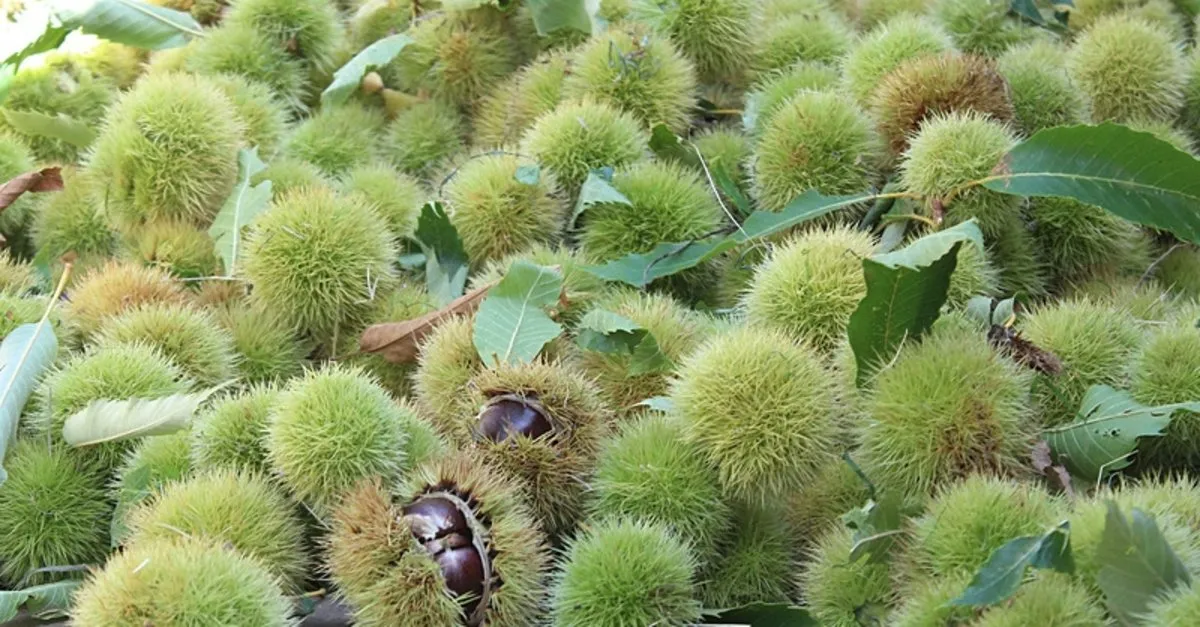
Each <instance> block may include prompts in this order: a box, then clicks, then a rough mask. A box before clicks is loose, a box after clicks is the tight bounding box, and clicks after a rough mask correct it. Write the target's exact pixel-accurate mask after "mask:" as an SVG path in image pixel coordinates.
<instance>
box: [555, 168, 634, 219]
mask: <svg viewBox="0 0 1200 627" xmlns="http://www.w3.org/2000/svg"><path fill="white" fill-rule="evenodd" d="M612 177H613V169H612V168H599V169H596V170H592V171H591V172H589V173H588V177H587V179H586V180H584V182H583V187H580V188H579V200H578V201H577V202H576V203H575V212H574V213H573V214H571V222H570V223H569V224H570V225H572V226H574V224H575V222H577V221H578V220H579V216H581V215H583V212H584V211H587V208H588V207H591V206H592V205H599V204H617V205H633V203H632V202H630V201H629V199H628V198H626V197H625V194H622V193H621V192H619V191H617V189H616V188H615V187H613V186H612Z"/></svg>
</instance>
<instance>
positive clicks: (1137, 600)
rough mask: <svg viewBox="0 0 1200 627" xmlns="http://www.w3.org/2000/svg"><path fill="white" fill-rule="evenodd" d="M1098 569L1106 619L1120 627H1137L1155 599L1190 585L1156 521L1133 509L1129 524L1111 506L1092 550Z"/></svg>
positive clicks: (1181, 564) (1184, 570)
mask: <svg viewBox="0 0 1200 627" xmlns="http://www.w3.org/2000/svg"><path fill="white" fill-rule="evenodd" d="M1096 565H1097V566H1099V567H1100V572H1099V574H1097V575H1096V583H1097V584H1098V585H1099V586H1100V590H1101V592H1103V593H1104V601H1105V604H1106V605H1107V606H1108V611H1109V614H1111V615H1112V616H1113V618H1115V619H1117V622H1118V623H1120V624H1122V625H1140V624H1141V623H1142V621H1141V619H1140V616H1141V615H1143V614H1145V612H1146V610H1147V609H1148V608H1149V606H1150V602H1151V601H1152V600H1153V599H1154V598H1155V597H1158V596H1160V595H1163V594H1166V593H1167V592H1169V591H1171V590H1173V589H1175V588H1177V587H1179V586H1182V585H1188V584H1190V583H1191V581H1192V578H1191V575H1189V574H1188V570H1187V567H1185V566H1184V565H1183V562H1182V561H1181V560H1180V559H1179V556H1178V555H1176V554H1175V551H1174V550H1173V549H1172V548H1171V545H1170V544H1168V543H1167V539H1166V538H1164V537H1163V535H1162V531H1160V530H1159V528H1158V525H1157V524H1156V523H1155V522H1154V519H1153V518H1151V517H1150V516H1149V515H1147V514H1146V512H1143V511H1142V510H1140V509H1136V508H1135V509H1134V510H1133V517H1132V520H1130V519H1126V518H1125V515H1124V514H1122V513H1121V508H1119V507H1117V504H1116V503H1114V502H1112V501H1109V502H1108V513H1107V515H1106V516H1105V519H1104V534H1103V535H1102V536H1101V537H1100V546H1099V547H1098V548H1097V549H1096Z"/></svg>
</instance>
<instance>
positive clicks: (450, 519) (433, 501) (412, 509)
mask: <svg viewBox="0 0 1200 627" xmlns="http://www.w3.org/2000/svg"><path fill="white" fill-rule="evenodd" d="M401 511H402V512H403V513H404V516H405V518H407V519H408V524H409V526H410V527H411V528H412V534H413V537H415V538H416V539H417V540H420V541H421V542H427V541H429V540H433V539H434V538H440V537H442V536H444V535H446V534H448V533H452V532H456V531H457V532H460V533H467V534H469V533H470V532H471V531H470V529H468V528H467V519H466V517H465V516H463V513H462V512H461V511H459V509H458V506H457V505H455V504H454V502H453V501H451V500H450V499H447V498H445V497H440V496H427V497H423V498H420V499H417V500H416V501H413V502H412V503H409V504H408V505H405V506H404V508H403V509H402V510H401Z"/></svg>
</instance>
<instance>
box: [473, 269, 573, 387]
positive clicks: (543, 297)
mask: <svg viewBox="0 0 1200 627" xmlns="http://www.w3.org/2000/svg"><path fill="white" fill-rule="evenodd" d="M562 284H563V278H562V273H560V272H559V271H558V270H557V269H555V268H547V267H544V266H538V265H535V264H532V263H529V262H528V261H517V262H515V263H513V265H512V266H510V267H509V269H508V272H507V273H506V274H505V275H504V278H503V279H501V280H500V283H498V284H497V285H496V287H493V288H492V289H491V290H489V291H488V294H487V297H485V298H484V299H483V302H482V303H480V305H479V311H478V312H476V313H475V331H474V342H475V350H476V351H477V352H478V353H479V357H480V359H482V360H483V363H485V364H489V365H491V364H495V363H498V362H499V363H509V364H512V363H529V362H531V361H533V358H534V357H537V355H538V353H540V352H541V350H542V347H544V346H545V345H546V343H547V342H549V341H550V340H552V339H554V338H556V337H558V335H559V334H560V333H562V327H561V326H559V325H558V323H556V322H554V320H551V319H550V316H549V315H547V314H546V308H547V307H549V306H551V305H553V304H555V303H557V302H558V299H559V295H560V294H561V293H562Z"/></svg>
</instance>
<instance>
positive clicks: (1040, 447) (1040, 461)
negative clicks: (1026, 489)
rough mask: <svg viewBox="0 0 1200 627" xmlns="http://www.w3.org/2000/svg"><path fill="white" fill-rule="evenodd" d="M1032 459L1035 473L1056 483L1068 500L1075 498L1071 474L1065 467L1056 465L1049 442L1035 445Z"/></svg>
mask: <svg viewBox="0 0 1200 627" xmlns="http://www.w3.org/2000/svg"><path fill="white" fill-rule="evenodd" d="M1031 457H1032V458H1033V470H1034V471H1035V472H1037V473H1038V474H1039V475H1042V476H1044V477H1046V478H1047V479H1051V480H1053V481H1056V482H1057V483H1058V485H1059V487H1061V488H1062V490H1063V492H1064V493H1065V494H1066V495H1067V497H1068V498H1075V488H1074V486H1072V485H1071V473H1069V472H1067V468H1066V467H1065V466H1063V465H1061V464H1055V463H1054V460H1053V458H1052V457H1051V455H1050V443H1049V442H1047V441H1045V440H1038V441H1037V444H1034V445H1033V451H1032V453H1031Z"/></svg>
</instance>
